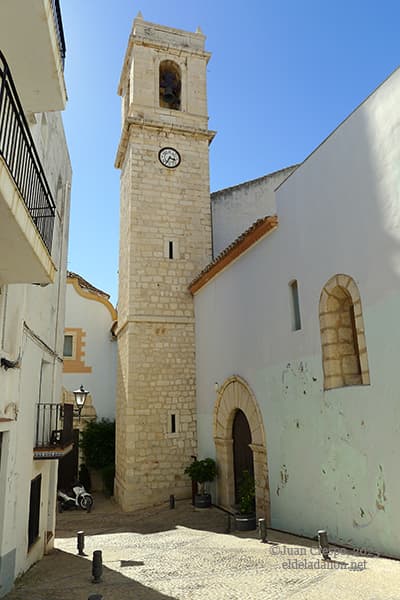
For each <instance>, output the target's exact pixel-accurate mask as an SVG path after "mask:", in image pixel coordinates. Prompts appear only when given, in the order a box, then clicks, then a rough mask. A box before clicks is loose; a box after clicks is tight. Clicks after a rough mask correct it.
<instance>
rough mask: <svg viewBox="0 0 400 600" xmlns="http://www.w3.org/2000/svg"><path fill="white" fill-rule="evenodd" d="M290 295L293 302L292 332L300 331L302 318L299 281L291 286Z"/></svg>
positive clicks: (291, 283) (295, 280) (292, 282)
mask: <svg viewBox="0 0 400 600" xmlns="http://www.w3.org/2000/svg"><path fill="white" fill-rule="evenodd" d="M289 287H290V295H291V301H292V330H293V331H299V329H301V317H300V302H299V288H298V286H297V279H294V280H293V281H291V282H290V284H289Z"/></svg>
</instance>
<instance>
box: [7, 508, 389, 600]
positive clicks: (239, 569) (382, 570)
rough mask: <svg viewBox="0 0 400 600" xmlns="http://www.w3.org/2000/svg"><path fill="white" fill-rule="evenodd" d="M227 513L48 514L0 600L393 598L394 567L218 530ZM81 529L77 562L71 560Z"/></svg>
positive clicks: (306, 544)
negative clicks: (38, 548)
mask: <svg viewBox="0 0 400 600" xmlns="http://www.w3.org/2000/svg"><path fill="white" fill-rule="evenodd" d="M226 527H227V516H226V514H225V513H223V512H222V511H220V510H218V509H216V508H212V509H204V510H194V509H193V508H192V506H191V505H190V504H189V502H186V501H181V502H177V505H176V508H175V509H174V510H170V509H169V507H168V506H163V507H158V508H154V509H150V510H146V511H138V512H136V513H130V514H126V513H125V514H124V513H121V512H120V511H119V510H118V508H117V507H116V506H115V504H113V503H112V502H110V501H106V500H103V499H101V498H99V499H96V508H95V509H94V511H93V512H92V513H90V514H86V513H84V512H78V511H76V512H65V513H63V514H61V515H59V517H58V529H57V539H56V550H55V551H54V552H52V553H51V554H49V555H48V556H46V557H45V558H44V559H43V560H42V561H41V562H40V563H38V564H37V565H35V566H34V567H33V568H32V569H31V570H30V571H29V572H28V573H26V574H25V575H24V576H23V577H22V578H21V579H20V580H19V582H18V583H17V585H16V587H15V590H14V591H13V592H12V593H10V594H8V595H7V596H6V597H5V598H6V599H7V600H27V599H28V598H29V600H87V598H88V597H89V596H90V594H99V595H101V596H103V599H104V600H125V599H130V600H168V599H169V600H200V599H202V600H236V599H238V600H239V599H240V600H264V599H265V600H269V599H271V600H272V599H273V600H276V599H282V600H285V599H286V598H288V599H293V600H314V599H315V600H316V599H318V600H321V599H322V598H323V599H324V600H325V599H328V600H329V599H332V600H333V599H335V600H358V599H362V600H400V562H398V561H394V560H388V559H383V558H378V557H372V556H367V557H364V556H359V555H356V554H352V553H351V552H349V551H345V550H343V549H340V548H332V552H331V556H332V560H331V561H328V562H324V561H322V560H320V555H319V553H318V550H317V548H316V543H315V542H312V541H310V540H306V539H303V538H299V537H295V536H290V535H286V534H282V533H279V532H275V531H269V532H268V539H269V543H268V544H262V543H261V542H260V541H259V540H258V539H257V533H256V532H251V533H244V532H243V533H234V534H226V533H225V531H226ZM81 529H82V530H84V531H85V552H86V553H87V555H88V556H87V557H86V558H83V557H79V556H77V543H76V532H77V531H78V530H81ZM94 550H102V553H103V576H102V581H101V583H99V584H93V583H92V582H91V562H90V559H91V556H92V553H93V551H94Z"/></svg>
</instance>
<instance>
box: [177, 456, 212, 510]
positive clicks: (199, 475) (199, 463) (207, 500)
mask: <svg viewBox="0 0 400 600" xmlns="http://www.w3.org/2000/svg"><path fill="white" fill-rule="evenodd" d="M185 474H186V475H189V477H190V479H191V480H192V481H194V482H196V484H198V493H197V494H196V495H195V497H194V505H195V506H196V507H197V508H208V507H209V506H211V494H209V493H208V492H207V491H206V483H208V482H211V481H214V479H215V477H216V475H217V465H216V463H215V460H214V459H213V458H203V460H194V461H193V462H192V463H191V464H190V465H189V466H188V467H186V469H185Z"/></svg>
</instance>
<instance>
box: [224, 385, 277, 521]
mask: <svg viewBox="0 0 400 600" xmlns="http://www.w3.org/2000/svg"><path fill="white" fill-rule="evenodd" d="M239 411H240V412H241V413H243V415H244V417H245V419H246V421H247V423H248V428H249V431H250V436H251V443H248V444H247V446H248V448H249V451H250V452H251V455H252V459H253V467H254V480H255V484H256V510H257V516H258V517H263V518H265V519H266V520H267V524H270V497H269V485H268V463H267V448H266V442H265V431H264V423H263V418H262V415H261V411H260V408H259V406H258V404H257V400H256V398H255V396H254V394H253V392H252V390H251V388H250V386H249V385H248V384H247V382H246V381H245V380H244V379H242V378H241V377H238V376H233V377H230V378H229V379H227V380H226V381H225V382H224V384H223V385H222V386H221V388H220V389H219V392H218V396H217V401H216V403H215V408H214V442H215V447H216V458H217V464H218V479H217V491H218V502H219V504H220V505H221V506H224V507H226V508H229V509H230V508H231V507H232V506H233V505H234V504H235V464H234V437H233V425H234V421H235V418H238V417H237V414H238V412H239ZM239 418H241V417H239Z"/></svg>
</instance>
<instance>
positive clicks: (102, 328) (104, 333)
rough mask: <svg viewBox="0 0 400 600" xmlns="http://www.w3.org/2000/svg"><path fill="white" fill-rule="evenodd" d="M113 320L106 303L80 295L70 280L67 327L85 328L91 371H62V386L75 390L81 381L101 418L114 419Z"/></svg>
mask: <svg viewBox="0 0 400 600" xmlns="http://www.w3.org/2000/svg"><path fill="white" fill-rule="evenodd" d="M110 306H111V305H110ZM112 324H113V317H112V315H111V313H110V310H109V308H107V306H105V305H104V304H103V303H101V302H100V301H98V300H96V299H94V298H85V297H83V296H81V295H80V294H79V293H78V292H77V291H76V290H75V288H74V286H73V285H72V284H71V283H69V284H67V295H66V318H65V327H67V328H68V327H73V328H80V329H83V330H84V331H85V332H86V336H85V348H84V349H85V365H86V366H88V367H91V368H92V372H91V373H63V386H64V387H65V388H66V389H67V390H68V391H71V392H72V391H73V390H76V389H78V388H79V386H80V385H81V384H82V385H83V386H84V387H85V389H87V390H89V391H90V393H91V396H92V402H93V406H94V408H95V409H96V413H97V417H98V418H99V419H101V418H103V417H104V418H107V419H115V393H116V376H117V344H116V341H115V338H114V337H113V336H112V335H111V326H112Z"/></svg>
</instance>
